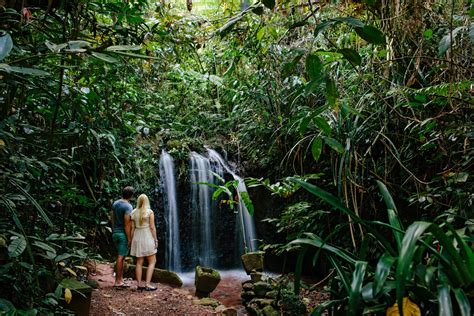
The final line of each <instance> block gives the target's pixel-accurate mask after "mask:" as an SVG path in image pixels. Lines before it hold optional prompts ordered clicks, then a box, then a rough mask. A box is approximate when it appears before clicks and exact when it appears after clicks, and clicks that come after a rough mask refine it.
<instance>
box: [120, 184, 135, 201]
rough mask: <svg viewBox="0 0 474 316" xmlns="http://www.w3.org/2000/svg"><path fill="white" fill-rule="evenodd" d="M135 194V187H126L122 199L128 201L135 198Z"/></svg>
mask: <svg viewBox="0 0 474 316" xmlns="http://www.w3.org/2000/svg"><path fill="white" fill-rule="evenodd" d="M134 192H135V190H134V189H133V187H130V186H128V187H125V188H123V191H122V198H124V199H126V200H128V199H130V198H131V197H132V196H133V193H134Z"/></svg>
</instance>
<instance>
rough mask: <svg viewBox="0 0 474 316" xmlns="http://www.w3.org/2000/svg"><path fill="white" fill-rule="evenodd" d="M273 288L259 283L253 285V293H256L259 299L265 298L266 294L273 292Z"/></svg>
mask: <svg viewBox="0 0 474 316" xmlns="http://www.w3.org/2000/svg"><path fill="white" fill-rule="evenodd" d="M272 289H273V288H272V286H271V285H270V284H268V283H266V282H262V281H260V282H257V283H255V284H254V285H253V291H254V292H255V295H256V296H257V297H265V294H267V292H270V291H271V290H272Z"/></svg>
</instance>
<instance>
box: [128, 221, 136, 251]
mask: <svg viewBox="0 0 474 316" xmlns="http://www.w3.org/2000/svg"><path fill="white" fill-rule="evenodd" d="M130 222H132V228H131V232H130V236H131V237H132V238H130V241H129V242H128V246H129V247H130V246H131V245H132V239H133V233H134V232H135V221H134V220H131V221H130Z"/></svg>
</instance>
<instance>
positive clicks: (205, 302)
mask: <svg viewBox="0 0 474 316" xmlns="http://www.w3.org/2000/svg"><path fill="white" fill-rule="evenodd" d="M193 304H194V305H203V306H211V307H212V308H216V307H217V306H219V305H221V302H219V301H218V300H216V299H214V298H211V297H204V298H201V299H199V300H194V301H193Z"/></svg>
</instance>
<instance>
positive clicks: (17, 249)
mask: <svg viewBox="0 0 474 316" xmlns="http://www.w3.org/2000/svg"><path fill="white" fill-rule="evenodd" d="M25 249H26V239H25V238H24V237H18V238H16V239H13V240H12V242H11V243H10V245H8V255H9V256H10V257H11V258H16V257H18V256H20V255H21V254H22V253H23V251H25Z"/></svg>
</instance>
